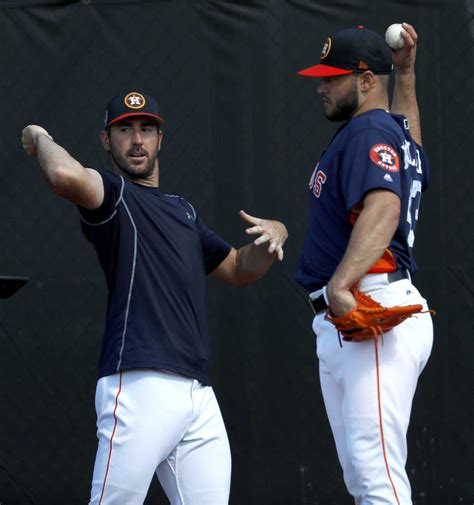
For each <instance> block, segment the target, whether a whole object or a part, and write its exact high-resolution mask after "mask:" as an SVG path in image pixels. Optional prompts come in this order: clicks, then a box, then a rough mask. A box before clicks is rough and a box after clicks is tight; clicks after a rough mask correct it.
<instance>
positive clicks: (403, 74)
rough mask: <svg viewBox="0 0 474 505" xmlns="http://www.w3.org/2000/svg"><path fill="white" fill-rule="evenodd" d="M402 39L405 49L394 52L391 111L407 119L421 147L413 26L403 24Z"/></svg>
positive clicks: (415, 39)
mask: <svg viewBox="0 0 474 505" xmlns="http://www.w3.org/2000/svg"><path fill="white" fill-rule="evenodd" d="M402 37H403V39H404V40H405V45H404V47H403V48H402V49H400V50H399V51H394V50H392V61H393V68H394V70H395V86H394V89H393V97H392V107H391V111H392V112H393V113H395V114H403V115H404V116H406V117H407V119H408V122H409V124H410V133H411V136H412V137H413V138H414V139H415V141H416V142H417V144H419V145H420V146H421V145H422V144H421V122H420V111H419V109H418V102H417V99H416V89H415V60H416V44H417V40H418V35H417V33H416V31H415V29H414V28H413V26H411V25H409V24H408V23H403V31H402Z"/></svg>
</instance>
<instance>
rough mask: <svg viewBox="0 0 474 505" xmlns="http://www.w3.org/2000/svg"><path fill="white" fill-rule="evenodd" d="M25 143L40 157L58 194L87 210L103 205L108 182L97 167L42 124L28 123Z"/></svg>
mask: <svg viewBox="0 0 474 505" xmlns="http://www.w3.org/2000/svg"><path fill="white" fill-rule="evenodd" d="M21 142H22V144H23V149H24V150H25V151H26V152H27V153H28V154H29V155H30V156H36V157H37V158H38V163H39V165H40V167H41V171H42V172H43V175H44V177H45V179H46V181H47V182H48V184H49V186H50V187H51V189H52V190H53V191H54V192H55V193H56V194H58V195H59V196H62V197H63V198H67V199H68V200H70V201H71V202H73V203H75V204H77V205H81V206H82V207H85V208H86V209H96V208H98V207H100V205H101V203H102V201H103V199H104V184H103V182H102V178H101V176H100V175H99V173H98V172H97V171H96V170H93V169H91V168H85V167H83V166H82V165H81V164H80V163H79V162H78V161H77V160H75V159H74V158H73V157H72V156H71V155H70V154H69V153H68V152H67V151H66V150H65V149H64V148H62V147H61V146H60V145H58V144H56V142H54V140H53V138H52V137H51V135H49V133H48V132H47V131H46V130H45V129H44V128H42V127H41V126H37V125H30V126H27V127H26V128H25V129H24V130H23V132H22V137H21Z"/></svg>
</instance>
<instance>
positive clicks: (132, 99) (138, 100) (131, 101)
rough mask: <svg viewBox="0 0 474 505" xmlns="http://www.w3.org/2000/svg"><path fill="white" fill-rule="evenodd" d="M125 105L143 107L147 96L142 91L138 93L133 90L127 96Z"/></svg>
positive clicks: (133, 107) (135, 107) (132, 107)
mask: <svg viewBox="0 0 474 505" xmlns="http://www.w3.org/2000/svg"><path fill="white" fill-rule="evenodd" d="M124 102H125V105H126V106H127V107H129V108H130V109H141V108H142V107H145V103H146V100H145V97H144V96H143V95H142V94H141V93H137V92H136V91H132V93H129V94H128V95H127V96H126V97H125V100H124Z"/></svg>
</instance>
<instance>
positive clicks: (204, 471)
mask: <svg viewBox="0 0 474 505" xmlns="http://www.w3.org/2000/svg"><path fill="white" fill-rule="evenodd" d="M194 402H195V405H196V409H197V414H196V418H195V420H194V421H193V423H192V424H191V425H190V426H189V429H188V431H187V432H186V434H185V435H184V437H183V439H182V440H181V441H180V443H179V444H178V445H177V446H176V448H175V449H174V450H173V452H172V453H171V454H170V455H169V456H168V458H167V459H166V461H163V462H162V463H161V464H160V466H159V467H158V468H157V472H156V473H157V475H158V478H159V480H160V483H161V485H162V486H163V489H164V490H165V492H166V494H167V496H168V498H169V500H170V502H171V505H227V504H228V501H229V491H230V478H231V455H230V448H229V442H228V438H227V433H226V429H225V426H224V422H223V419H222V415H221V412H220V409H219V406H218V404H217V400H216V397H215V395H214V392H213V391H212V388H210V387H203V386H199V387H198V390H197V391H195V392H194Z"/></svg>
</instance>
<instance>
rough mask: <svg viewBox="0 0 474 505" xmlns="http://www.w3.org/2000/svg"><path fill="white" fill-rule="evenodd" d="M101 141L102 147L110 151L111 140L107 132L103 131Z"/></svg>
mask: <svg viewBox="0 0 474 505" xmlns="http://www.w3.org/2000/svg"><path fill="white" fill-rule="evenodd" d="M100 141H101V142H102V145H103V146H104V149H105V150H106V151H110V139H109V134H108V133H107V132H106V131H105V130H102V131H101V132H100Z"/></svg>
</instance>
